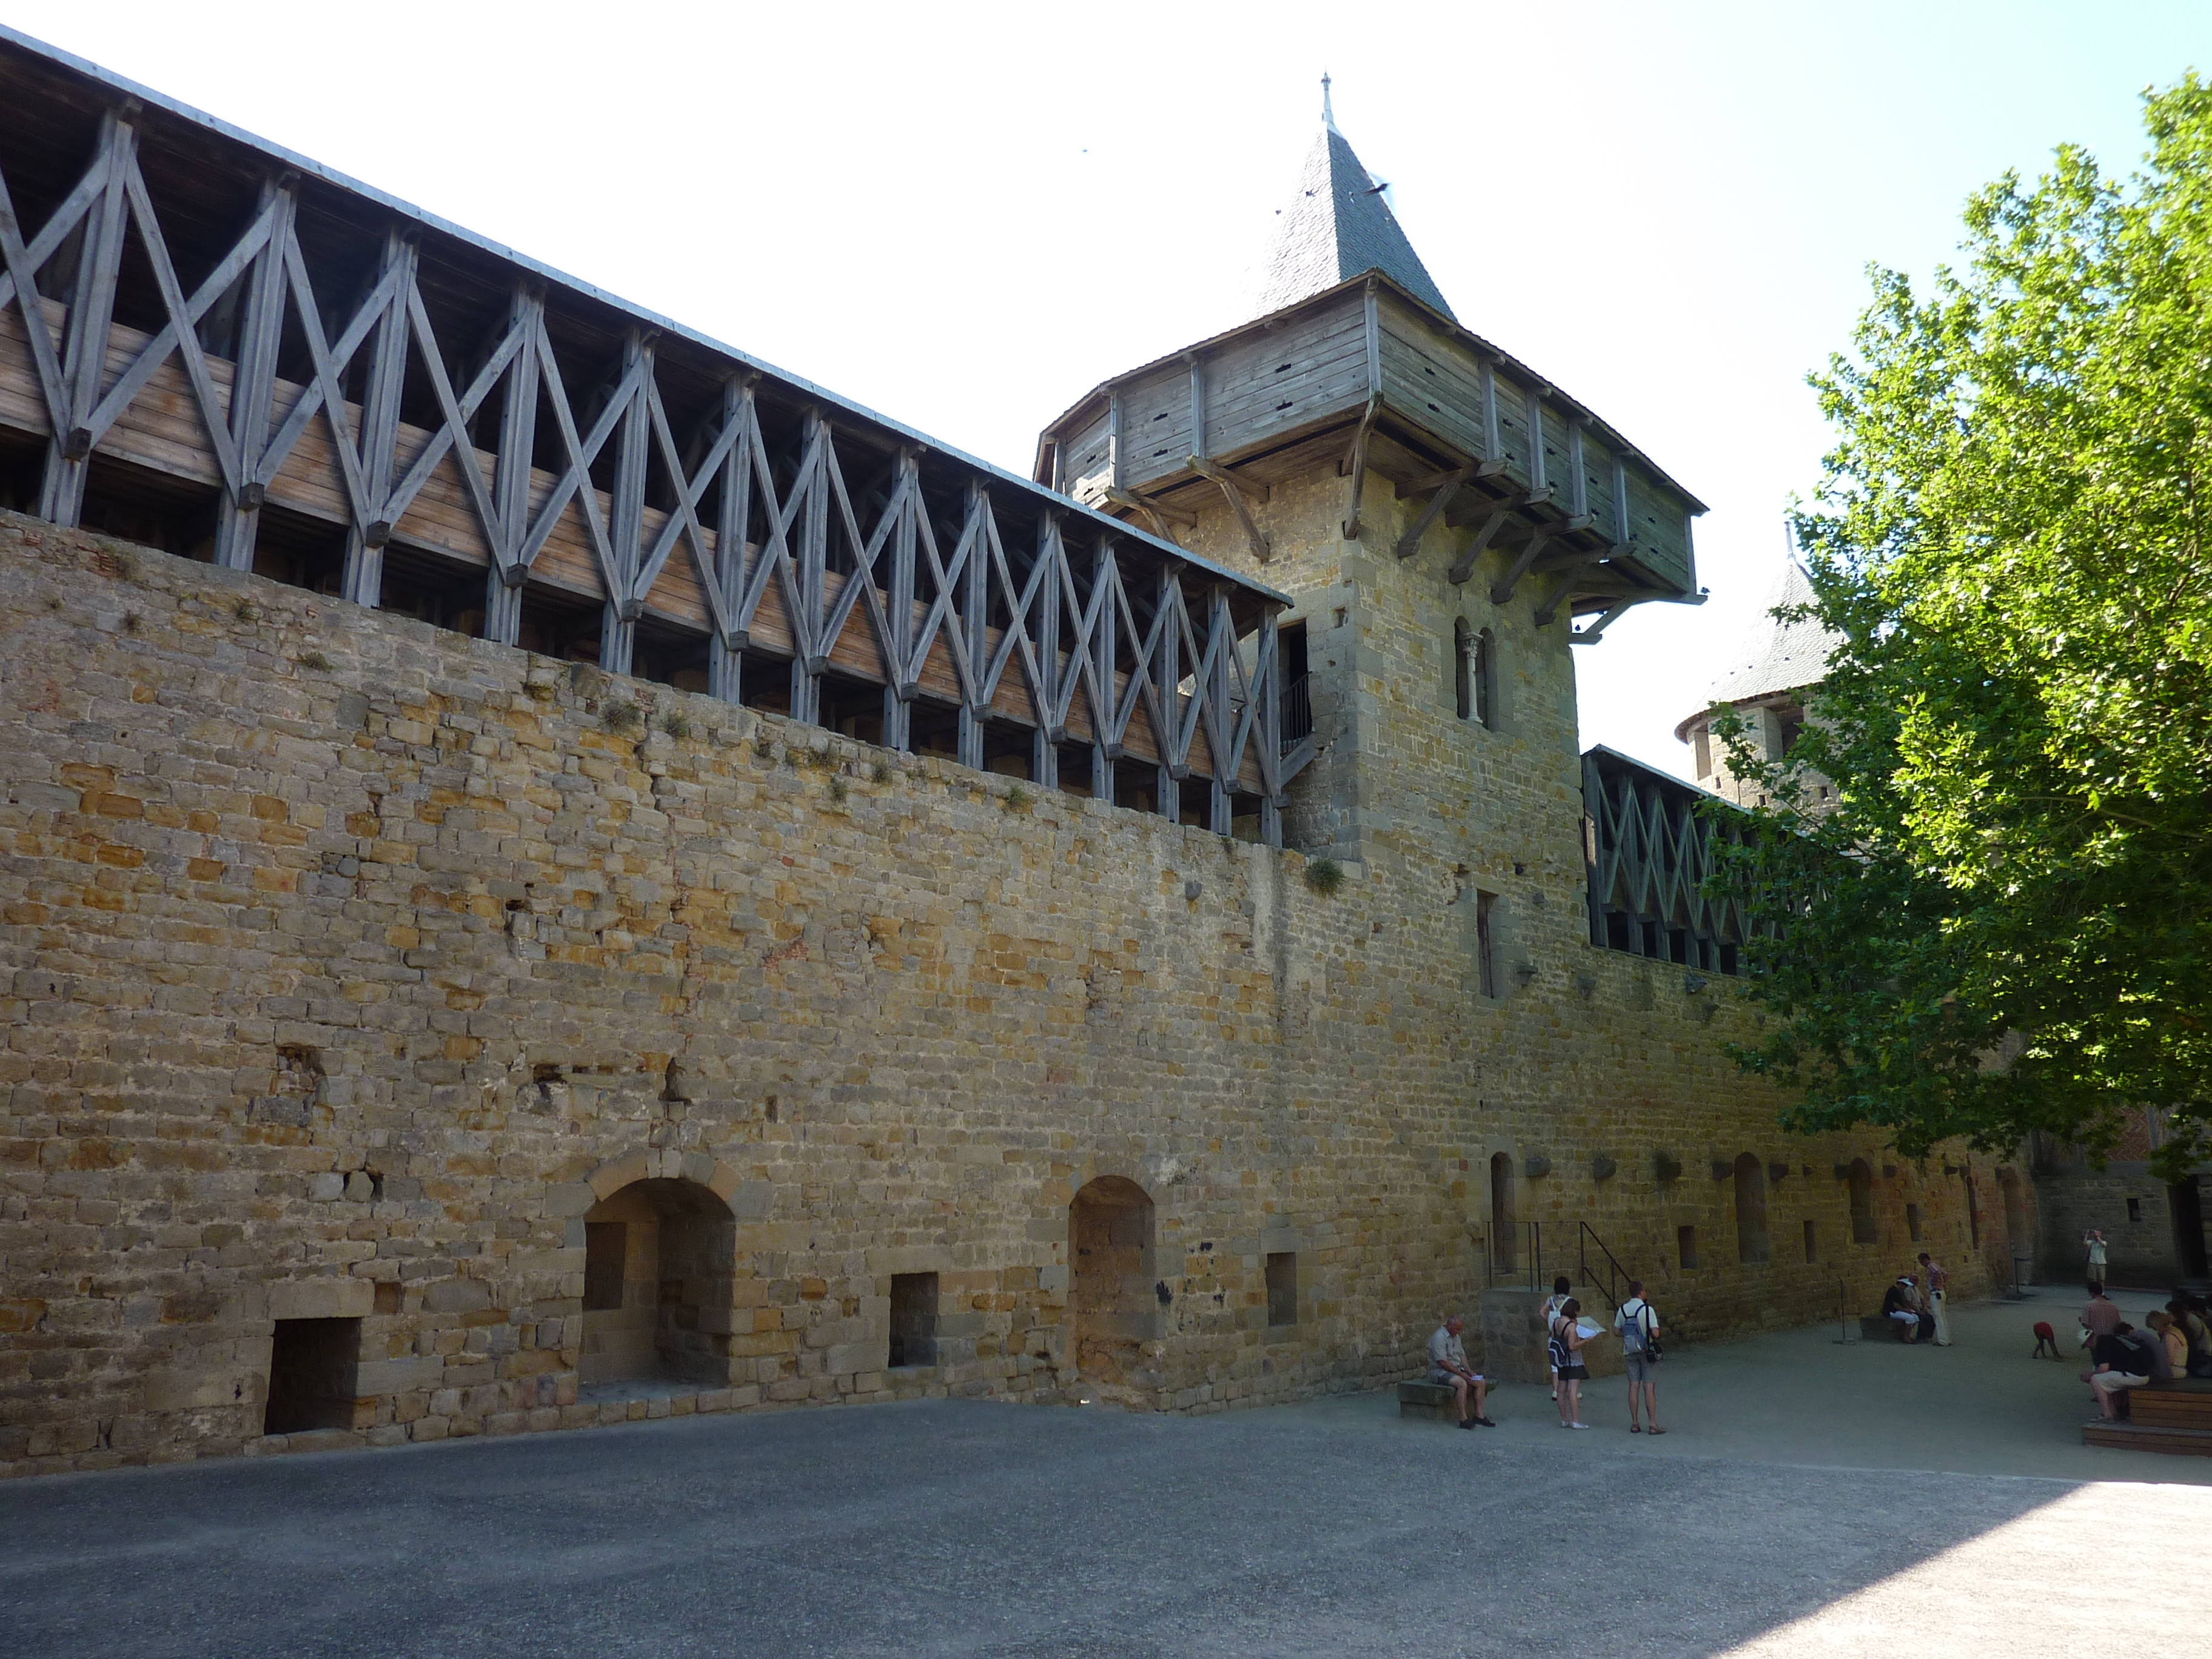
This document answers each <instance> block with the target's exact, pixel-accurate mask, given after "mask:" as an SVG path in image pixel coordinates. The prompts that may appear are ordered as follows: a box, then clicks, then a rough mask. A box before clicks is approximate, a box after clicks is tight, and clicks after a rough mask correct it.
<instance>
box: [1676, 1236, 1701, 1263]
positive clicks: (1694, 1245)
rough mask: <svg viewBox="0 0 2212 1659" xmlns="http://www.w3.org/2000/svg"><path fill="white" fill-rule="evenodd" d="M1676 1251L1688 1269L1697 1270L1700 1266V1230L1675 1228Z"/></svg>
mask: <svg viewBox="0 0 2212 1659" xmlns="http://www.w3.org/2000/svg"><path fill="white" fill-rule="evenodd" d="M1674 1249H1675V1253H1676V1254H1677V1255H1680V1257H1681V1261H1682V1266H1683V1267H1685V1268H1686V1269H1692V1270H1693V1269H1695V1268H1696V1267H1697V1265H1698V1230H1697V1229H1696V1228H1695V1227H1677V1228H1675V1229H1674Z"/></svg>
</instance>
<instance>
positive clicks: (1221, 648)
mask: <svg viewBox="0 0 2212 1659" xmlns="http://www.w3.org/2000/svg"><path fill="white" fill-rule="evenodd" d="M1206 635H1207V639H1206V649H1207V650H1208V651H1210V652H1211V653H1212V655H1213V667H1212V670H1211V671H1209V672H1208V673H1207V675H1206V684H1204V685H1196V686H1193V687H1192V690H1194V691H1196V692H1197V693H1198V694H1199V695H1200V696H1203V697H1204V698H1205V699H1206V719H1205V721H1204V724H1205V726H1206V772H1207V775H1209V776H1211V777H1212V780H1213V789H1212V794H1211V796H1210V797H1209V798H1208V801H1207V805H1208V807H1209V809H1210V811H1209V812H1208V817H1209V820H1210V824H1209V827H1210V828H1211V829H1212V831H1213V833H1214V834H1215V835H1217V836H1225V835H1228V834H1229V833H1230V832H1231V829H1233V828H1234V827H1235V817H1234V814H1233V813H1232V811H1231V801H1230V799H1229V795H1230V785H1231V782H1232V781H1234V780H1233V779H1231V778H1230V777H1228V776H1226V775H1225V772H1226V770H1227V768H1228V765H1229V751H1230V750H1231V747H1232V742H1231V739H1232V738H1233V737H1234V733H1235V729H1236V728H1235V723H1234V721H1233V720H1231V710H1230V704H1229V659H1231V657H1232V656H1234V655H1235V654H1236V653H1237V623H1236V622H1235V619H1234V618H1233V617H1231V615H1230V611H1229V590H1228V589H1227V588H1226V587H1225V586H1222V585H1221V584H1220V583H1218V582H1216V583H1215V584H1214V585H1213V587H1212V590H1211V591H1210V592H1209V593H1208V595H1207V604H1206Z"/></svg>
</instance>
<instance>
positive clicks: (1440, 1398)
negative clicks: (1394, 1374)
mask: <svg viewBox="0 0 2212 1659" xmlns="http://www.w3.org/2000/svg"><path fill="white" fill-rule="evenodd" d="M1398 1415H1399V1416H1401V1417H1428V1418H1433V1419H1436V1420H1437V1422H1439V1423H1456V1422H1458V1421H1459V1401H1458V1399H1457V1397H1456V1396H1455V1395H1454V1394H1453V1393H1452V1389H1451V1385H1450V1384H1449V1383H1400V1384H1399V1385H1398Z"/></svg>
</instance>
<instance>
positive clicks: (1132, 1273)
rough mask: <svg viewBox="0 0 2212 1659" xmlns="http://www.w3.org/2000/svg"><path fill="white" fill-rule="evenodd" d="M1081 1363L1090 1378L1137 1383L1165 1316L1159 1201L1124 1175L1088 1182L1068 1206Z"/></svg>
mask: <svg viewBox="0 0 2212 1659" xmlns="http://www.w3.org/2000/svg"><path fill="white" fill-rule="evenodd" d="M1067 1243H1068V1254H1069V1256H1070V1263H1069V1265H1070V1266H1071V1267H1072V1268H1073V1275H1072V1277H1073V1286H1072V1288H1073V1296H1072V1297H1071V1301H1072V1302H1073V1313H1074V1316H1075V1366H1076V1370H1078V1371H1079V1373H1080V1374H1081V1376H1082V1377H1083V1379H1084V1381H1085V1382H1086V1383H1097V1384H1099V1385H1102V1386H1103V1387H1107V1388H1127V1387H1132V1386H1135V1385H1137V1382H1138V1379H1137V1375H1136V1374H1137V1372H1138V1371H1139V1370H1142V1369H1144V1345H1145V1344H1146V1342H1149V1341H1152V1340H1157V1339H1158V1337H1159V1335H1160V1334H1161V1331H1162V1328H1163V1326H1164V1321H1163V1319H1162V1317H1161V1314H1160V1304H1159V1300H1158V1296H1157V1295H1156V1294H1155V1292H1154V1291H1153V1288H1152V1287H1153V1280H1154V1274H1153V1272H1152V1199H1151V1197H1150V1196H1149V1195H1147V1194H1146V1191H1145V1189H1144V1188H1142V1187H1139V1185H1137V1183H1136V1182H1133V1181H1130V1180H1128V1179H1127V1178H1125V1177H1123V1176H1098V1177H1097V1178H1096V1179H1095V1180H1092V1181H1088V1182H1085V1183H1084V1186H1083V1188H1082V1190H1081V1191H1079V1192H1078V1193H1077V1194H1075V1198H1074V1200H1073V1202H1071V1203H1070V1204H1069V1205H1068V1206H1067Z"/></svg>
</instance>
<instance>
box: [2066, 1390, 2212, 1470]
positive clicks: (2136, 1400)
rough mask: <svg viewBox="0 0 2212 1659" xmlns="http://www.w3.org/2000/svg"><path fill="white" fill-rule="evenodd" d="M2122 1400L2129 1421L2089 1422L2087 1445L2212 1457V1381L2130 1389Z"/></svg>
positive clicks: (2085, 1434)
mask: <svg viewBox="0 0 2212 1659" xmlns="http://www.w3.org/2000/svg"><path fill="white" fill-rule="evenodd" d="M2118 1401H2119V1408H2120V1410H2121V1411H2123V1412H2124V1413H2126V1419H2125V1420H2124V1421H2121V1422H2116V1423H2090V1424H2086V1425H2083V1427H2082V1430H2081V1443H2082V1444H2083V1445H2085V1446H2113V1447H2119V1448H2122V1449H2127V1450H2130V1451H2152V1452H2163V1453H2165V1454H2166V1455H2169V1456H2175V1457H2212V1379H2207V1378H2204V1377H2201V1376H2177V1377H2175V1378H2174V1379H2173V1381H2172V1382H2171V1383H2146V1384H2145V1385H2144V1386H2143V1387H2142V1388H2140V1389H2122V1390H2121V1391H2120V1393H2119V1395H2118Z"/></svg>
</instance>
